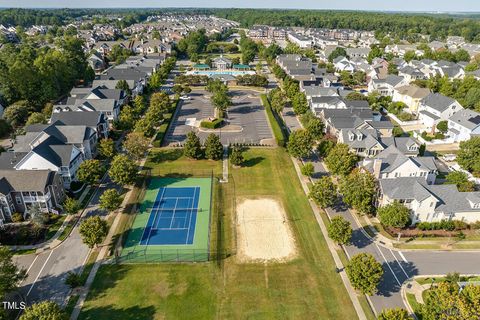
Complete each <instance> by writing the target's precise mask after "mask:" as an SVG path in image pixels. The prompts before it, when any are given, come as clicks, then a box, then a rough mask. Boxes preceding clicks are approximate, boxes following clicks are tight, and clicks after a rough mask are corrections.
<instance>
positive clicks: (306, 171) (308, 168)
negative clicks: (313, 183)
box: [301, 162, 315, 177]
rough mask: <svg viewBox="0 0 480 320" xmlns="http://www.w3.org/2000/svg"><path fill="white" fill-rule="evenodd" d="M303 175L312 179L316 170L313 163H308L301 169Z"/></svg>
mask: <svg viewBox="0 0 480 320" xmlns="http://www.w3.org/2000/svg"><path fill="white" fill-rule="evenodd" d="M301 171H302V174H303V175H304V176H307V177H311V176H312V175H313V173H314V172H315V168H314V166H313V163H311V162H307V163H306V164H305V165H304V166H303V167H302V169H301Z"/></svg>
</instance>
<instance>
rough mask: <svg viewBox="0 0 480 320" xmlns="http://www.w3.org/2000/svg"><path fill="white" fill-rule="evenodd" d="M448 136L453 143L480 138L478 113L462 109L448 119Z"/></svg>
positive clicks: (479, 115)
mask: <svg viewBox="0 0 480 320" xmlns="http://www.w3.org/2000/svg"><path fill="white" fill-rule="evenodd" d="M448 136H449V138H450V139H452V140H453V141H455V142H461V141H466V140H470V139H471V138H472V137H474V136H480V113H478V112H475V111H473V110H469V109H462V110H460V111H458V112H456V113H454V114H453V115H452V116H451V117H450V118H449V119H448Z"/></svg>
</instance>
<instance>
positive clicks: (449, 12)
mask: <svg viewBox="0 0 480 320" xmlns="http://www.w3.org/2000/svg"><path fill="white" fill-rule="evenodd" d="M3 9H31V10H62V9H71V10H75V9H87V10H88V9H90V10H99V9H107V10H108V9H251V10H314V11H347V12H349V11H359V12H381V13H429V14H445V15H455V14H480V11H442V10H429V11H426V10H375V9H371V10H365V9H335V8H288V7H285V8H266V7H172V6H168V7H151V6H146V7H65V6H59V7H56V6H47V7H36V6H27V7H3V6H0V10H3Z"/></svg>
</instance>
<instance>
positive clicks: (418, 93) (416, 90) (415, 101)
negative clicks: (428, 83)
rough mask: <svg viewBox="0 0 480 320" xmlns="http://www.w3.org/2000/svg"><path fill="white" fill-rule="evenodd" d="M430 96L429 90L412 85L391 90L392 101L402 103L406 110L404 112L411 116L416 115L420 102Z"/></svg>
mask: <svg viewBox="0 0 480 320" xmlns="http://www.w3.org/2000/svg"><path fill="white" fill-rule="evenodd" d="M429 94H430V90H428V89H426V88H420V87H417V86H414V85H406V86H401V87H397V88H395V89H394V90H393V101H397V102H403V103H405V104H406V105H407V106H408V108H407V109H405V110H404V111H406V112H408V113H411V114H414V115H416V114H418V106H419V105H420V101H421V100H422V99H423V98H425V97H426V96H428V95H429Z"/></svg>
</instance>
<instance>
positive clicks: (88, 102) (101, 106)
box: [53, 99, 120, 123]
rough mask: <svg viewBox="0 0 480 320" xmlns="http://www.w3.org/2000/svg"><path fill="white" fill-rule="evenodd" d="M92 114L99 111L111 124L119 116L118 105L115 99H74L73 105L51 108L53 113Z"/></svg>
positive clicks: (59, 105) (60, 105)
mask: <svg viewBox="0 0 480 320" xmlns="http://www.w3.org/2000/svg"><path fill="white" fill-rule="evenodd" d="M70 111H76V112H92V111H99V112H102V113H104V114H105V115H106V117H107V119H108V121H109V122H110V123H112V122H113V121H116V120H117V119H118V115H119V114H120V105H119V104H118V102H117V101H116V100H115V99H75V101H74V102H73V104H67V105H62V104H58V105H55V106H53V112H54V113H58V112H70Z"/></svg>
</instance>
